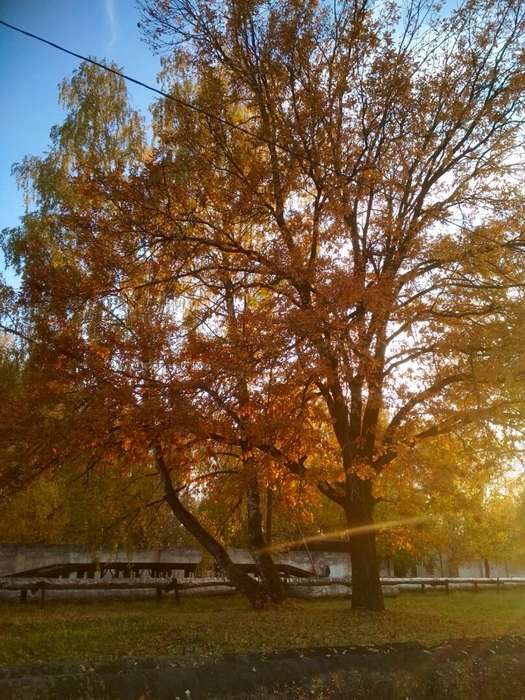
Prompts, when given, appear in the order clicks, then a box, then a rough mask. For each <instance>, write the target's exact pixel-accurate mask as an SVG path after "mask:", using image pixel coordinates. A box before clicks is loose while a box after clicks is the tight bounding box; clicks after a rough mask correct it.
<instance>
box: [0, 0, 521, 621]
mask: <svg viewBox="0 0 525 700" xmlns="http://www.w3.org/2000/svg"><path fill="white" fill-rule="evenodd" d="M524 13H525V9H524V7H523V5H522V3H520V2H515V1H514V0H505V1H503V2H497V3H490V2H485V1H484V2H477V1H476V0H470V1H469V2H465V3H463V4H462V5H461V6H460V7H459V8H458V9H457V10H454V11H450V12H448V14H446V15H444V14H440V12H439V10H437V9H436V8H434V7H433V5H432V4H430V3H426V2H423V1H421V2H418V1H416V2H410V3H408V4H406V5H405V4H403V5H400V6H397V5H395V4H392V3H380V4H379V5H377V4H376V5H373V6H372V5H371V4H369V3H368V2H366V0H362V1H361V2H336V3H334V4H328V3H323V2H302V1H298V0H294V1H293V2H292V1H290V2H287V1H286V2H280V3H277V4H275V3H271V2H252V1H250V2H248V1H244V0H236V1H235V2H218V1H217V2H200V1H199V0H168V2H165V1H162V2H161V1H160V0H159V1H157V0H147V1H146V2H144V4H143V15H144V18H143V22H142V31H143V32H144V34H145V36H146V37H147V38H148V40H149V41H150V42H151V43H152V45H153V46H154V47H156V48H163V49H168V53H167V55H166V57H165V58H164V60H163V68H162V71H161V79H162V81H163V84H164V89H165V90H166V91H167V92H168V93H169V95H170V96H171V99H168V98H167V99H162V100H159V101H157V102H156V103H155V105H154V108H153V112H152V114H153V117H152V119H153V121H152V131H153V138H152V140H151V143H148V138H147V136H146V133H145V131H144V127H143V124H142V121H141V119H140V117H139V115H138V114H136V113H135V112H134V111H133V110H132V109H131V107H130V106H129V105H128V102H127V99H126V92H125V86H124V83H123V81H122V80H121V79H119V78H118V77H116V76H114V75H109V74H107V73H105V72H104V71H101V70H99V69H95V68H94V67H92V66H89V65H82V66H81V67H80V68H79V69H78V71H76V73H75V75H74V77H73V79H72V80H71V81H70V82H69V83H67V82H66V83H65V84H64V86H63V87H62V93H61V94H62V100H63V101H64V103H65V106H66V109H67V116H66V120H65V122H64V124H63V125H61V126H59V127H56V128H55V129H54V130H53V132H52V144H51V148H50V151H49V153H48V155H47V156H45V157H43V158H28V159H27V160H26V161H24V162H23V163H21V164H19V165H18V166H17V173H18V175H19V177H20V179H21V181H22V182H23V183H25V184H26V185H27V186H28V188H29V191H30V192H32V193H33V195H34V198H33V204H34V206H33V209H32V210H31V211H30V213H28V214H27V215H26V217H25V218H24V221H23V223H22V225H21V227H20V228H19V229H16V230H13V231H9V232H7V233H6V235H5V239H6V245H7V249H8V252H9V255H10V259H11V261H12V262H13V264H15V265H16V266H18V269H19V271H20V273H21V276H22V277H21V279H22V284H21V288H20V291H19V293H16V294H15V293H13V295H12V296H11V297H8V298H6V301H5V321H4V322H3V325H4V328H6V329H8V331H9V332H11V333H14V334H15V335H16V336H17V337H18V338H19V339H21V342H22V345H24V347H25V348H26V350H25V351H26V357H25V365H24V382H22V387H21V388H20V390H19V391H18V392H15V394H16V395H15V396H14V398H13V399H12V401H11V400H10V402H9V406H8V407H6V408H5V409H3V410H7V412H8V414H9V420H8V421H7V425H8V427H7V428H6V429H5V431H6V437H5V439H6V440H10V441H11V443H12V444H13V445H16V446H17V447H16V450H15V451H14V452H15V454H14V456H12V458H10V459H11V461H9V460H8V466H7V467H6V470H5V472H6V475H7V476H6V479H5V483H6V484H8V483H11V484H12V483H13V478H14V477H13V474H14V475H15V477H16V479H17V480H21V481H23V480H24V479H26V478H28V479H31V478H33V476H34V474H36V473H39V472H40V471H41V470H46V469H49V468H52V467H53V468H56V467H58V466H60V465H63V464H64V463H68V464H69V465H72V464H76V465H78V469H92V468H96V467H97V466H98V465H100V464H111V465H113V467H114V468H115V469H116V470H119V469H122V470H124V471H125V470H126V469H127V465H128V464H130V463H140V464H147V465H149V466H150V467H151V469H152V470H156V472H158V474H159V475H160V477H161V483H162V485H163V489H164V491H163V493H164V497H165V499H166V500H167V502H168V503H169V505H170V507H171V509H172V511H173V512H174V513H175V515H176V516H177V518H178V519H179V520H180V522H182V523H183V524H184V526H185V527H187V528H188V529H189V530H190V532H192V533H193V535H195V536H196V537H197V538H198V539H199V541H200V542H201V544H203V546H205V547H206V548H207V549H208V550H209V551H210V552H211V553H212V554H213V556H215V557H216V559H217V561H218V562H219V563H220V565H221V566H222V567H223V569H224V570H225V571H226V572H227V573H228V575H229V576H230V577H231V578H232V580H234V581H235V582H236V583H237V584H238V586H239V587H240V588H241V589H243V590H245V592H246V593H247V595H248V596H249V597H250V598H251V599H252V601H255V602H257V601H260V600H262V599H264V598H265V596H267V595H269V596H270V597H272V598H274V599H275V600H280V599H281V598H282V597H283V595H284V591H283V589H282V585H281V583H280V580H279V577H278V575H277V574H276V571H275V567H274V566H273V562H272V559H271V557H270V556H269V555H268V553H267V552H266V546H267V544H268V542H267V539H268V538H267V535H268V534H269V533H268V532H265V528H264V526H263V513H262V501H261V497H262V496H261V495H263V497H264V499H266V498H267V495H266V494H267V493H269V492H278V493H279V494H281V497H282V498H283V499H284V498H286V495H283V494H287V493H288V494H291V495H293V494H295V496H294V497H298V496H297V494H299V493H300V491H298V490H297V484H299V483H304V484H307V485H308V488H309V489H316V490H317V491H318V493H319V494H322V496H323V497H325V498H328V499H330V501H332V502H333V503H334V504H336V505H337V506H338V507H339V508H340V509H341V511H340V512H341V516H342V519H343V520H344V526H345V527H347V528H348V529H349V530H350V531H352V530H355V529H357V530H356V533H355V534H353V535H351V536H350V538H349V551H350V556H351V559H352V571H353V606H354V607H364V608H371V609H381V608H382V606H383V602H382V593H381V586H380V584H379V567H378V558H377V553H376V533H375V530H374V528H373V522H374V509H375V505H376V502H377V499H378V498H383V497H384V498H387V496H388V491H389V489H392V488H394V487H393V486H392V484H395V479H396V477H395V473H396V469H397V470H398V474H405V475H408V476H406V480H407V483H411V484H416V485H417V484H418V482H421V483H423V484H425V485H426V484H428V485H429V486H428V488H430V489H431V488H432V485H431V484H432V479H431V478H427V476H428V473H429V472H431V471H432V469H434V472H432V473H436V472H435V469H438V470H439V468H441V466H443V465H441V466H440V465H436V464H435V460H434V464H433V460H432V454H431V452H432V450H433V449H435V448H433V447H432V445H434V446H435V445H436V444H440V442H439V441H441V440H445V442H446V440H449V439H450V440H452V441H453V440H460V438H461V439H462V440H463V443H461V445H460V447H458V445H459V442H456V443H455V446H456V447H455V449H456V448H457V449H458V450H459V451H460V452H461V454H462V455H464V456H463V457H461V458H457V459H456V458H453V459H451V460H448V461H447V462H446V465H447V466H446V470H445V475H444V477H443V478H444V480H445V481H446V480H447V479H451V480H454V479H455V478H456V477H458V478H459V476H461V479H460V481H461V480H462V479H464V480H465V481H469V480H470V481H471V482H472V481H476V480H477V483H479V484H483V483H486V477H487V475H489V474H490V471H491V469H490V468H489V467H487V463H488V462H489V461H490V459H491V458H490V457H489V455H493V456H494V455H497V457H496V458H494V459H492V467H493V470H497V469H504V468H505V465H506V466H508V465H509V464H511V463H512V461H513V459H514V458H515V455H516V454H517V451H516V450H517V449H518V448H519V442H520V438H521V427H522V425H523V403H522V389H523V362H522V340H523V339H522V337H521V336H522V328H523V323H522V321H523V308H524V307H523V283H524V279H523V265H522V260H523V259H522V255H523V245H524V238H523V212H524V200H523V193H522V176H523V163H522V153H521V145H520V144H521V140H522V136H523V129H522V120H523V94H524V93H523V88H524V85H525V76H524V64H525V62H524V47H523V36H524V35H525V34H524V30H525V14H524ZM28 397H32V399H31V400H29V398H28ZM447 436H448V437H447ZM3 437H4V436H3ZM443 444H444V443H443ZM427 445H430V447H428V448H427V447H426V446H427ZM469 450H470V453H469ZM481 453H483V455H485V456H486V458H482V456H481ZM458 454H459V453H458ZM469 454H470V457H469V456H468V455H469ZM458 465H459V466H458ZM460 466H461V469H462V470H464V473H463V472H462V473H461V474H459V472H458V470H459V467H460ZM487 478H488V477H487ZM388 479H391V480H390V482H388ZM188 489H189V490H190V491H192V492H193V493H195V489H197V490H198V489H204V490H212V491H213V490H214V489H216V490H217V493H218V494H219V498H223V497H224V498H226V494H228V496H227V498H232V496H231V494H234V496H233V500H235V499H236V498H241V499H242V500H243V502H244V503H245V504H246V507H247V533H248V534H247V536H248V541H249V543H250V546H251V548H252V551H253V552H254V555H255V558H256V561H257V565H258V567H259V572H260V581H261V583H260V584H256V583H255V582H254V581H253V580H252V579H249V578H248V577H246V576H242V575H241V574H240V573H239V572H238V571H237V570H236V567H234V566H233V564H232V563H231V560H230V559H229V557H228V554H227V551H226V549H225V548H224V546H223V543H222V542H221V540H220V537H218V536H217V533H215V534H213V533H211V532H210V529H209V528H207V527H205V526H204V525H203V524H202V523H203V521H202V518H200V519H199V518H197V517H195V515H194V513H193V512H191V509H190V508H188V507H186V506H185V504H184V493H185V491H186V492H187V491H188ZM268 489H269V491H268ZM398 492H399V493H403V489H402V488H400V489H398ZM385 494H386V495H385ZM290 497H292V496H290ZM407 498H409V497H408V495H407ZM410 498H412V496H410ZM411 502H412V501H411Z"/></svg>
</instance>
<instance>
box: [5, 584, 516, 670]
mask: <svg viewBox="0 0 525 700" xmlns="http://www.w3.org/2000/svg"><path fill="white" fill-rule="evenodd" d="M386 603H387V610H386V611H385V612H384V613H364V612H352V611H351V610H350V604H349V602H348V601H345V600H323V601H302V600H290V601H288V602H287V603H285V604H284V605H283V606H282V607H281V608H279V609H277V608H272V609H268V610H262V611H254V610H251V609H250V608H249V607H248V605H247V603H246V602H245V601H244V600H243V599H241V598H240V597H227V598H220V597H215V598H193V599H189V598H188V599H183V600H182V602H181V604H180V605H179V606H177V605H175V603H174V602H173V600H172V599H165V600H163V601H162V602H160V603H156V602H155V601H154V600H144V601H129V600H122V601H111V602H109V601H106V602H104V601H93V602H82V603H81V602H75V603H74V602H65V601H49V602H47V603H46V607H45V608H44V609H43V610H41V609H40V608H39V607H38V604H37V603H36V602H29V603H27V604H25V605H22V604H19V603H14V602H7V601H1V602H0V664H2V665H3V664H16V663H27V662H34V661H39V660H42V661H52V660H53V661H55V660H72V661H75V660H76V661H82V660H103V659H107V660H109V659H114V658H118V657H122V656H153V655H157V654H158V655H172V654H173V655H182V656H184V655H187V656H188V657H192V658H193V659H194V658H202V657H204V656H207V655H215V654H218V653H221V652H232V651H267V650H268V651H269V650H274V649H286V648H297V647H320V646H344V645H358V644H381V643H385V642H399V641H408V640H411V641H420V642H423V643H425V644H429V645H432V644H437V643H439V642H440V641H443V640H445V639H453V638H461V637H497V636H501V635H504V634H525V589H516V590H512V591H504V592H502V593H499V594H498V593H496V592H495V591H487V592H480V593H477V594H476V593H471V592H454V593H451V594H450V595H448V596H447V595H446V594H444V593H441V592H429V593H426V594H416V593H414V594H404V595H401V596H399V597H398V598H394V599H387V601H386ZM188 660H189V658H188Z"/></svg>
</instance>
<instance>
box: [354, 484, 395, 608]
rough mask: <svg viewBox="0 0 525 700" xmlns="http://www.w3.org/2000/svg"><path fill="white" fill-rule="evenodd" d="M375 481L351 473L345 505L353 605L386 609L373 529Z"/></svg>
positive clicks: (355, 606)
mask: <svg viewBox="0 0 525 700" xmlns="http://www.w3.org/2000/svg"><path fill="white" fill-rule="evenodd" d="M373 510H374V499H373V496H372V482H371V481H370V480H363V479H360V478H359V477H358V476H356V475H350V476H349V478H348V482H347V498H346V505H345V512H346V520H347V523H348V529H349V530H350V534H349V547H350V559H351V562H352V608H353V609H365V610H384V609H385V604H384V600H383V589H382V588H381V581H380V578H379V561H378V558H377V550H376V531H375V530H374V529H373V525H374V518H373Z"/></svg>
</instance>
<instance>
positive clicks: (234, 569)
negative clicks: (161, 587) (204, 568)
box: [153, 445, 268, 608]
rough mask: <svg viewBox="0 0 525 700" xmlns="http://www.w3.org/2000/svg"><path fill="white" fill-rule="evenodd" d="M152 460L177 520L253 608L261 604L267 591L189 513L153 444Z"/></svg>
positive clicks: (161, 455) (156, 446)
mask: <svg viewBox="0 0 525 700" xmlns="http://www.w3.org/2000/svg"><path fill="white" fill-rule="evenodd" d="M153 449H154V453H155V460H156V463H157V469H158V471H159V474H160V476H161V479H162V483H163V486H164V493H165V496H166V501H167V503H168V505H169V507H170V508H171V510H172V512H173V514H174V515H175V517H176V518H177V520H178V521H179V522H180V523H181V525H183V526H184V527H185V528H186V529H187V530H188V532H190V533H191V534H192V535H193V536H194V537H195V539H196V540H197V542H199V544H201V545H202V546H203V547H204V549H205V550H206V551H207V552H209V553H210V554H211V555H212V557H213V558H214V559H215V561H216V562H217V564H218V565H219V567H220V568H221V569H222V571H223V572H224V574H225V575H226V577H227V578H228V579H229V581H230V582H231V583H232V584H233V585H234V586H235V587H236V588H237V590H238V591H239V592H240V593H242V594H243V595H245V596H246V597H247V598H248V600H249V601H250V603H251V605H252V606H253V607H254V608H260V607H263V606H264V605H265V604H266V602H267V601H268V594H267V592H266V590H265V589H264V587H263V586H261V584H259V583H258V582H257V581H256V580H255V579H253V578H252V577H251V576H249V575H248V574H245V573H244V572H243V571H241V570H240V569H239V567H238V566H237V565H236V564H235V563H234V562H233V561H232V560H231V558H230V555H229V554H228V552H227V551H226V549H225V548H224V547H223V546H222V544H221V543H220V542H219V541H218V540H216V539H215V537H213V535H212V534H211V533H209V532H208V531H207V530H206V529H205V528H204V527H203V526H202V525H201V523H200V522H199V521H198V520H197V518H196V517H195V516H194V515H193V514H192V513H190V511H189V510H188V509H187V508H186V507H185V506H184V504H183V503H182V501H181V500H180V499H179V496H178V493H177V491H176V490H175V489H174V488H173V484H172V482H171V478H170V474H169V470H168V468H167V465H166V463H165V461H164V456H163V453H162V449H161V448H160V447H159V446H158V445H155V446H154V448H153Z"/></svg>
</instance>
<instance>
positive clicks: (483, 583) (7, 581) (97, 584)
mask: <svg viewBox="0 0 525 700" xmlns="http://www.w3.org/2000/svg"><path fill="white" fill-rule="evenodd" d="M287 583H288V584H289V585H292V586H297V587H300V588H304V587H315V586H346V587H348V588H349V589H351V587H352V579H351V577H330V578H301V579H297V578H288V579H287ZM381 585H382V586H385V587H388V586H395V587H398V588H400V589H406V588H412V587H414V588H419V589H420V590H421V591H422V592H425V591H426V589H427V588H444V589H445V590H446V592H447V593H448V592H449V591H450V590H451V589H454V588H465V587H466V586H468V587H471V588H472V589H473V590H474V591H478V590H479V589H480V588H482V587H491V586H492V587H496V590H497V591H501V589H502V588H503V587H504V586H505V585H507V586H508V585H522V586H525V578H524V577H512V576H506V577H501V576H498V577H496V578H494V577H492V578H481V577H480V578H474V577H428V576H427V577H415V578H391V577H388V578H381ZM214 587H229V588H235V586H234V585H233V584H232V583H230V582H229V581H228V580H226V579H223V578H200V579H195V578H194V579H177V578H169V579H166V578H158V579H156V578H138V577H134V578H129V579H107V580H104V579H55V578H15V577H13V578H11V577H10V578H4V579H0V591H15V592H16V591H18V592H19V593H20V600H21V601H22V602H25V601H27V595H28V593H32V594H39V595H40V604H41V605H42V606H43V605H44V603H45V598H46V592H47V591H132V590H154V591H155V592H156V598H157V599H158V600H160V599H161V598H162V595H163V594H164V593H170V592H173V594H174V597H175V600H176V601H177V602H179V593H180V592H181V591H187V590H198V589H206V588H214ZM349 595H351V592H350V591H349Z"/></svg>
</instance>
